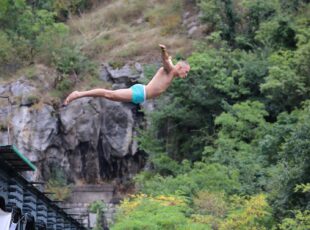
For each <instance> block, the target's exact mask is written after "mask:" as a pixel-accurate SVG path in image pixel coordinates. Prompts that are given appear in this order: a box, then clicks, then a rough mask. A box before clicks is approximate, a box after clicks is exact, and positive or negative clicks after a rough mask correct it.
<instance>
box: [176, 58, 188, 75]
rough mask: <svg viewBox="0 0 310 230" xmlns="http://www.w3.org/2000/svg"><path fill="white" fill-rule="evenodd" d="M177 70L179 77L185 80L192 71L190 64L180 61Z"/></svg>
mask: <svg viewBox="0 0 310 230" xmlns="http://www.w3.org/2000/svg"><path fill="white" fill-rule="evenodd" d="M175 68H176V72H177V76H179V77H180V78H185V77H186V76H187V74H188V72H189V71H190V69H191V67H190V66H189V64H188V62H186V61H179V62H178V63H177V64H176V65H175Z"/></svg>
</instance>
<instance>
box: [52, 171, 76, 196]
mask: <svg viewBox="0 0 310 230" xmlns="http://www.w3.org/2000/svg"><path fill="white" fill-rule="evenodd" d="M46 191H47V192H50V193H52V194H51V195H50V196H51V198H52V199H54V200H59V201H65V200H66V199H68V198H69V197H70V195H71V186H70V185H69V183H68V181H67V179H66V177H65V175H64V173H63V171H61V170H55V171H53V174H52V175H51V177H50V179H49V180H48V182H47V184H46Z"/></svg>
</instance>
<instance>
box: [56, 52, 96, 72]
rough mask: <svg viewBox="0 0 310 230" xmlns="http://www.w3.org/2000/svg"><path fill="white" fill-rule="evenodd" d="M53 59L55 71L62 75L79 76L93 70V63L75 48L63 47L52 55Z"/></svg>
mask: <svg viewBox="0 0 310 230" xmlns="http://www.w3.org/2000/svg"><path fill="white" fill-rule="evenodd" d="M53 58H54V63H55V65H56V68H57V70H58V71H59V72H61V73H64V74H72V73H74V74H81V73H85V72H91V71H94V69H95V67H94V63H92V62H91V61H89V60H88V58H87V57H85V56H84V55H83V54H82V53H81V52H80V51H79V50H77V49H76V48H72V47H63V48H62V49H60V50H57V52H55V53H54V55H53Z"/></svg>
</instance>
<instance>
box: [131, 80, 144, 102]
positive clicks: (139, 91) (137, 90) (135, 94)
mask: <svg viewBox="0 0 310 230" xmlns="http://www.w3.org/2000/svg"><path fill="white" fill-rule="evenodd" d="M130 88H131V90H132V102H133V103H135V104H140V103H142V102H144V101H145V100H146V92H145V86H144V85H141V84H135V85H133V86H131V87H130Z"/></svg>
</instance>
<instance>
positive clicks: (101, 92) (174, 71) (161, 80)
mask: <svg viewBox="0 0 310 230" xmlns="http://www.w3.org/2000/svg"><path fill="white" fill-rule="evenodd" d="M159 46H160V48H161V56H162V62H163V67H161V68H160V69H159V70H158V71H157V73H156V74H155V76H154V77H153V78H152V80H151V81H150V82H149V83H148V84H147V85H146V86H144V85H141V84H135V85H133V86H132V87H130V88H129V89H118V90H108V89H92V90H89V91H74V92H72V93H71V94H70V95H69V96H68V97H67V98H66V100H65V102H64V105H67V104H68V103H70V102H71V101H73V100H76V99H78V98H81V97H104V98H107V99H109V100H112V101H121V102H133V103H135V104H140V103H142V102H144V101H145V100H147V99H151V98H154V97H157V96H159V95H160V94H162V93H163V92H164V91H165V90H166V89H167V88H168V87H169V85H170V84H171V82H172V80H173V79H174V78H175V77H180V78H185V77H186V76H187V73H188V72H189V70H190V66H189V64H188V63H187V62H184V61H179V62H178V63H177V64H176V65H173V63H172V61H171V57H170V56H169V55H168V53H167V50H166V47H165V46H164V45H159Z"/></svg>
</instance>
